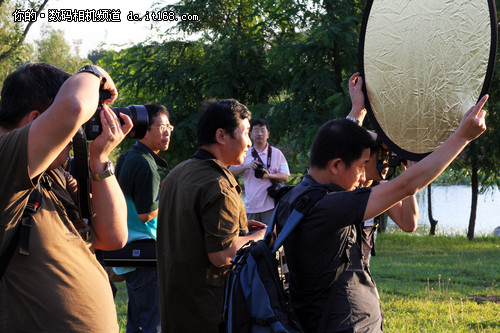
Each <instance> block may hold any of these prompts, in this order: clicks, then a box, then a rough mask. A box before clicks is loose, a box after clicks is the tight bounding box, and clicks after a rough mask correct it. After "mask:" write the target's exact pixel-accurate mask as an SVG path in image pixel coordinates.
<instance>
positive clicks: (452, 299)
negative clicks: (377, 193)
mask: <svg viewBox="0 0 500 333" xmlns="http://www.w3.org/2000/svg"><path fill="white" fill-rule="evenodd" d="M376 251H377V256H375V257H373V258H372V260H371V270H372V274H373V277H374V279H375V282H376V283H377V287H378V290H379V293H380V297H381V301H382V308H383V309H384V316H385V324H384V325H385V332H398V333H399V332H414V333H422V332H429V333H431V332H432V333H435V332H450V333H451V332H453V333H455V332H464V333H465V332H467V333H468V332H500V238H495V237H493V236H488V237H486V236H485V237H477V238H476V239H475V240H473V241H469V240H467V238H465V237H462V236H451V237H447V236H434V237H431V236H427V235H415V234H404V233H402V232H400V231H391V232H389V233H385V234H378V236H377V241H376ZM116 285H117V287H118V289H119V292H118V295H117V298H116V303H117V311H118V319H119V323H120V328H121V330H120V332H125V324H126V314H127V291H126V287H125V284H124V283H117V284H116Z"/></svg>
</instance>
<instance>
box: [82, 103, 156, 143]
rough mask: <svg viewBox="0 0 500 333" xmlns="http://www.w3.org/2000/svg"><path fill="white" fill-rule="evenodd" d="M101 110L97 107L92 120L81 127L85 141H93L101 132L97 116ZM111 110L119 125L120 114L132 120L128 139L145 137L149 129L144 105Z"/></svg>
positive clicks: (99, 120)
mask: <svg viewBox="0 0 500 333" xmlns="http://www.w3.org/2000/svg"><path fill="white" fill-rule="evenodd" d="M101 110H102V108H101V107H98V108H97V110H96V112H95V113H94V115H93V116H92V118H90V120H89V121H88V122H86V123H85V124H84V125H83V128H84V130H85V135H86V136H87V140H95V138H97V137H98V136H99V134H101V132H102V124H101V118H100V116H99V114H100V112H101ZM111 110H113V112H114V113H115V114H116V116H117V117H118V119H119V120H120V123H121V124H122V125H123V120H122V119H121V118H120V116H119V114H120V112H121V113H123V114H126V115H127V116H129V117H130V119H132V124H133V125H134V126H133V127H132V130H130V132H129V133H128V134H127V137H128V138H130V139H142V138H143V137H144V136H145V135H146V131H147V130H148V128H149V116H148V111H147V109H146V107H145V106H144V105H129V106H128V107H112V108H111Z"/></svg>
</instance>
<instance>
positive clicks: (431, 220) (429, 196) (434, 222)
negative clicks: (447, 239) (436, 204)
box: [427, 183, 438, 236]
mask: <svg viewBox="0 0 500 333" xmlns="http://www.w3.org/2000/svg"><path fill="white" fill-rule="evenodd" d="M427 215H428V216H429V223H430V224H431V231H430V232H429V235H431V236H434V235H435V234H436V226H437V223H438V221H437V220H434V218H433V217H432V183H430V184H429V185H428V186H427Z"/></svg>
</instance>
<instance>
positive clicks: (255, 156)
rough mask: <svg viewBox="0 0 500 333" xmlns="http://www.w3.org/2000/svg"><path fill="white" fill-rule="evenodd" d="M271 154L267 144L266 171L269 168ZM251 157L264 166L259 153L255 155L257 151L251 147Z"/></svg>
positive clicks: (269, 146)
mask: <svg viewBox="0 0 500 333" xmlns="http://www.w3.org/2000/svg"><path fill="white" fill-rule="evenodd" d="M271 154H272V149H271V145H270V144H269V143H268V144H267V166H266V169H268V170H269V167H270V166H271ZM252 157H253V158H256V159H258V160H259V162H260V163H261V164H262V165H264V162H262V159H261V158H260V156H259V153H257V150H256V149H255V147H252Z"/></svg>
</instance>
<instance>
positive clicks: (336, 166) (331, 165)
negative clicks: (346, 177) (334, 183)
mask: <svg viewBox="0 0 500 333" xmlns="http://www.w3.org/2000/svg"><path fill="white" fill-rule="evenodd" d="M343 165H344V162H343V161H342V159H341V158H334V159H331V160H330V161H329V162H328V169H329V170H330V172H331V173H332V174H334V175H338V174H339V173H340V171H341V168H342V167H343Z"/></svg>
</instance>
